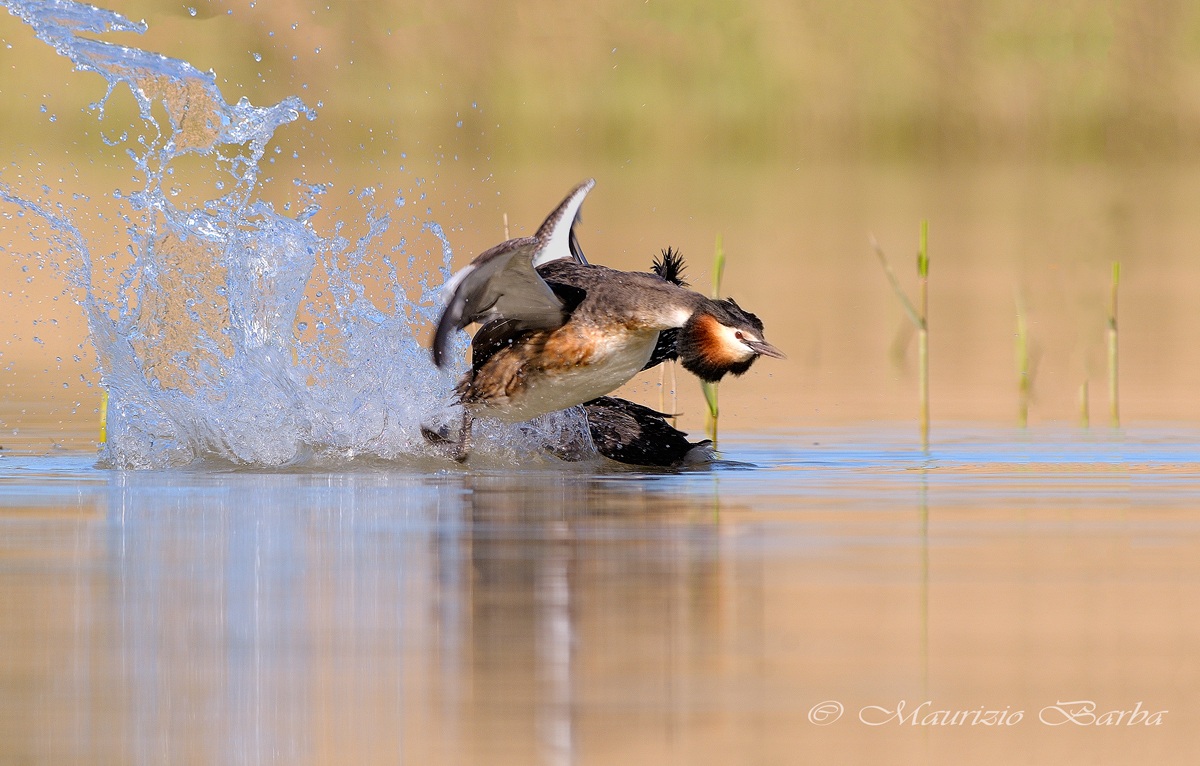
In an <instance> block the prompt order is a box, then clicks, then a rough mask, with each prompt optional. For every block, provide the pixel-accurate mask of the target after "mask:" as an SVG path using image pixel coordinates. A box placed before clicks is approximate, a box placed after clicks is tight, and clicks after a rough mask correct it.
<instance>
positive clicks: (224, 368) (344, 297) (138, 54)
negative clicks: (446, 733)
mask: <svg viewBox="0 0 1200 766" xmlns="http://www.w3.org/2000/svg"><path fill="white" fill-rule="evenodd" d="M5 4H6V5H7V7H8V9H9V12H10V13H12V14H13V15H15V16H17V17H19V18H21V19H22V20H23V21H25V22H26V23H27V24H28V25H29V26H30V27H32V28H33V30H34V31H35V33H36V35H37V37H38V38H39V39H41V40H43V41H44V42H46V43H48V44H50V45H52V46H53V47H54V48H55V50H57V51H58V53H59V54H61V55H63V56H65V57H67V58H68V59H70V60H71V61H72V62H73V63H74V64H75V66H76V69H78V70H81V71H87V72H95V73H97V74H99V75H100V76H102V77H103V78H104V80H105V82H106V83H107V90H106V91H105V93H104V95H103V97H102V98H101V99H100V100H99V101H98V102H96V103H95V104H93V105H92V109H93V111H94V112H95V114H96V116H97V119H98V120H100V121H101V123H102V125H103V124H104V121H105V109H106V106H107V105H108V103H109V101H110V99H111V98H112V97H113V94H114V92H118V91H119V90H121V89H128V91H129V92H130V93H131V94H132V95H133V97H134V99H135V100H136V104H137V113H138V119H139V120H140V123H141V126H140V128H139V129H138V130H135V131H134V132H135V133H138V135H137V136H136V138H134V139H132V140H131V139H130V135H129V132H128V131H125V132H122V133H120V135H118V136H108V137H106V138H105V142H106V143H108V144H109V145H110V146H113V147H117V148H124V149H125V152H126V154H127V155H128V157H129V158H130V160H131V161H132V162H133V165H134V167H135V170H136V177H137V178H139V179H140V180H141V186H140V188H138V189H137V190H136V191H133V192H130V193H125V192H121V191H119V190H114V191H113V192H112V197H113V198H114V199H118V200H121V201H122V202H123V203H124V204H125V205H126V210H127V211H128V212H127V214H125V215H123V219H124V222H125V224H126V227H127V228H126V230H127V232H128V237H129V242H128V253H129V256H130V258H129V262H128V264H127V265H123V266H122V267H121V268H117V267H116V264H115V261H116V257H115V256H113V257H106V258H100V259H97V258H94V257H93V254H92V252H91V251H90V249H89V242H88V237H87V235H86V234H85V231H84V230H85V229H86V226H83V224H82V222H83V221H84V220H85V219H86V216H87V211H80V210H77V209H76V210H68V209H66V208H64V207H63V206H62V205H61V204H55V205H47V204H43V203H40V202H36V201H31V200H29V199H25V198H23V197H22V196H21V195H19V194H17V193H16V192H14V191H13V190H12V189H11V188H10V187H8V186H7V185H5V184H3V183H0V199H3V200H4V201H5V202H7V203H8V204H9V205H12V206H15V207H16V208H17V209H18V210H19V211H21V212H20V214H22V215H25V214H29V217H36V218H38V219H40V221H41V222H42V228H41V231H40V235H41V236H42V238H43V239H48V240H51V241H52V242H53V244H54V246H55V250H56V252H57V256H56V257H57V259H58V262H57V263H56V264H55V265H56V266H57V267H58V268H59V269H60V270H61V272H62V273H63V274H64V276H65V278H66V279H67V281H68V284H70V285H72V286H74V287H75V289H76V290H77V291H78V294H79V295H80V296H81V297H80V303H81V305H82V307H83V310H84V313H85V316H86V319H87V322H88V325H89V330H90V335H91V341H92V343H93V345H94V347H95V350H96V356H97V360H98V365H99V368H100V377H101V384H102V385H103V386H104V387H105V389H106V390H107V391H108V392H109V396H110V399H109V407H108V413H109V414H108V441H107V443H106V445H105V447H104V448H103V454H102V459H103V460H104V461H105V462H107V463H108V464H111V465H114V466H119V467H156V466H167V465H180V464H186V463H189V462H192V461H195V460H197V459H204V458H209V457H217V458H220V459H224V460H230V461H234V462H236V463H241V464H248V465H260V466H277V465H284V464H290V463H296V462H301V461H305V460H310V459H317V460H320V459H325V458H328V457H329V456H333V457H336V458H338V459H341V458H348V457H353V456H356V455H362V454H367V455H373V456H377V457H382V458H386V459H397V458H403V457H406V456H422V455H429V454H431V452H430V448H429V447H428V446H427V445H426V444H425V442H424V440H423V439H422V438H421V437H420V433H419V425H420V423H421V422H423V421H424V420H427V419H429V418H430V417H437V416H438V415H439V414H441V413H444V411H445V410H446V408H447V406H448V405H449V401H448V391H449V389H450V387H451V385H452V382H453V378H454V375H453V373H446V372H439V371H438V370H436V369H435V368H434V367H433V365H432V364H431V363H430V362H429V356H428V351H427V350H426V349H424V348H422V346H421V344H420V343H419V342H418V340H417V332H418V330H420V329H421V328H423V327H427V326H428V325H429V324H430V323H431V322H432V321H433V320H434V319H435V313H436V311H437V300H436V296H435V290H436V286H437V285H440V284H441V283H442V282H443V281H444V280H445V277H446V276H447V275H448V273H449V263H450V256H451V250H450V244H449V241H448V240H447V238H446V235H445V233H444V232H443V231H442V228H441V227H440V226H439V225H438V224H437V223H436V222H434V221H431V220H426V221H423V222H416V225H418V226H421V227H423V229H424V230H425V231H427V232H429V233H431V234H432V235H433V236H435V237H436V238H437V239H438V240H439V241H440V242H441V250H442V252H441V253H440V262H437V263H436V266H435V268H434V270H433V272H432V273H428V272H427V273H426V274H424V275H422V276H421V278H420V279H419V280H418V285H419V289H418V290H417V291H416V292H417V293H418V294H416V295H408V294H407V293H406V291H405V289H404V287H403V284H404V282H405V280H404V279H402V278H401V277H402V274H401V270H402V269H401V267H400V266H397V264H396V263H395V262H394V260H393V256H396V255H405V253H404V247H403V243H404V239H403V238H402V239H401V245H400V246H397V247H395V248H391V249H389V248H388V247H387V246H386V245H385V244H384V241H383V240H384V235H385V233H387V232H388V231H389V230H390V229H392V227H393V226H395V225H396V222H394V221H393V219H392V213H393V212H394V208H393V207H391V206H390V205H389V204H388V203H386V202H385V203H384V204H383V205H376V203H375V199H376V197H377V196H378V197H379V198H380V199H384V200H387V199H399V200H402V199H403V194H402V192H396V193H394V194H391V195H387V194H381V193H379V190H378V189H376V188H374V187H372V188H367V189H363V190H362V191H361V192H360V193H358V194H357V195H356V196H355V197H353V198H354V199H355V200H356V202H358V203H360V204H362V205H363V206H364V211H363V212H364V215H365V220H366V224H367V232H366V234H364V235H362V236H360V237H358V238H356V239H354V240H351V239H350V238H348V237H346V236H343V234H342V231H343V226H342V224H341V223H340V222H339V223H337V224H336V225H334V227H333V233H332V234H330V235H321V234H319V233H318V232H317V231H316V230H315V229H314V227H313V225H312V220H313V218H314V216H315V215H316V214H317V213H319V212H321V211H322V210H323V209H324V208H323V199H324V197H325V195H326V194H327V193H328V191H329V187H328V186H324V185H320V184H316V185H307V186H305V188H303V189H301V191H302V192H303V194H304V196H305V203H306V204H305V205H303V206H302V211H301V212H300V213H299V214H298V215H296V216H295V217H288V216H286V215H284V214H281V213H279V212H277V211H276V209H275V208H274V206H273V205H272V204H271V203H269V202H268V201H265V200H263V199H262V198H261V196H260V192H261V188H260V162H261V161H262V159H263V155H264V153H265V152H266V149H267V146H268V145H269V144H270V143H271V141H272V139H273V137H274V135H275V132H276V131H277V130H279V129H280V128H282V127H284V126H286V125H288V124H289V123H292V122H294V121H296V120H298V119H300V118H301V117H304V118H306V119H309V120H314V119H316V118H317V115H316V113H315V112H314V111H313V110H312V109H310V108H308V107H307V106H306V105H305V104H304V103H303V102H302V101H301V100H300V99H298V98H296V97H289V98H286V99H284V100H283V101H280V102H279V103H278V104H275V105H273V106H269V107H257V106H254V105H252V104H251V103H250V102H249V101H247V100H246V99H245V98H242V99H240V100H239V101H238V102H237V103H234V104H230V103H229V102H228V101H226V100H225V98H224V96H223V95H222V93H221V92H220V89H219V88H218V87H217V84H216V76H215V74H213V73H211V72H210V73H204V72H201V71H199V70H198V69H196V68H195V67H193V66H192V65H191V64H189V63H187V62H186V61H181V60H178V59H173V58H169V57H167V56H163V55H160V54H157V53H150V52H147V51H143V50H140V49H137V48H131V47H126V46H122V45H116V44H113V43H109V42H104V41H102V40H97V39H92V38H88V37H83V36H81V34H82V33H90V34H103V33H106V32H137V33H143V32H145V29H146V27H145V25H144V24H140V23H135V22H131V21H129V20H128V19H126V18H124V17H122V16H120V15H119V14H117V13H114V12H112V11H107V10H103V9H100V8H95V7H93V6H90V5H85V4H82V3H75V2H69V1H68V0H6V2H5ZM185 158H189V161H188V162H187V163H185V162H183V160H184V159H185ZM196 159H199V160H202V163H203V165H204V169H203V171H196V169H195V165H196V162H195V160H196ZM189 172H190V173H198V174H199V175H198V176H197V183H196V184H195V185H194V188H191V187H192V185H191V184H190V183H189V180H188V178H189V176H188V174H189ZM214 177H215V178H216V179H217V180H216V181H215V182H212V183H210V184H208V185H207V186H206V185H205V184H204V183H202V182H201V181H200V179H201V178H204V179H210V180H211V179H212V178H214ZM297 184H298V185H303V184H301V182H300V181H299V180H298V181H297ZM181 187H189V191H190V192H191V194H190V195H184V196H185V198H186V197H188V196H192V197H195V196H196V194H197V193H199V194H200V196H201V197H204V196H208V198H207V199H199V200H196V201H194V202H192V203H188V202H182V201H180V200H179V191H180V188H181ZM206 189H209V190H210V191H211V192H212V193H211V194H207V193H206V191H205V190H206ZM197 190H199V191H197ZM414 221H415V219H414ZM406 265H407V269H408V271H409V272H412V271H413V270H414V269H415V268H416V262H415V256H412V255H409V256H408V262H407V264H406ZM105 274H115V284H113V285H110V286H108V287H105V279H104V275H105ZM372 274H374V275H375V277H374V278H373V277H372V276H371V275H372ZM404 276H407V275H404ZM109 281H112V279H110V280H109ZM431 284H432V285H433V286H431ZM460 342H462V341H461V339H460ZM459 350H460V351H461V350H463V349H461V348H460V349H459ZM581 428H583V426H582V421H581V419H580V417H579V416H578V415H572V414H563V415H561V416H559V417H556V418H550V419H549V420H548V421H547V422H545V423H542V424H539V425H536V426H525V427H518V428H514V429H508V430H507V431H505V432H504V433H499V432H497V433H496V434H493V436H495V437H497V439H496V441H495V442H494V443H495V444H496V445H498V446H497V448H496V450H495V451H498V452H499V453H500V456H501V457H502V458H508V459H520V458H521V457H523V456H524V457H527V456H528V454H529V453H530V451H538V448H539V446H540V445H542V444H544V442H545V441H546V440H547V439H551V440H556V439H558V438H559V436H558V435H559V433H560V432H561V431H563V430H564V429H565V430H567V431H576V432H577V431H579V430H580V429H581ZM584 430H586V429H584Z"/></svg>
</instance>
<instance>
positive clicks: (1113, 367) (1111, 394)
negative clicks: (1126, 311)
mask: <svg viewBox="0 0 1200 766" xmlns="http://www.w3.org/2000/svg"><path fill="white" fill-rule="evenodd" d="M1120 282H1121V262H1120V261H1114V262H1113V265H1112V295H1111V301H1110V303H1109V312H1108V420H1109V423H1110V424H1111V425H1112V427H1113V428H1120V427H1121V403H1120V391H1119V388H1118V384H1117V380H1118V375H1117V373H1118V362H1119V360H1118V355H1117V287H1118V285H1119V284H1120Z"/></svg>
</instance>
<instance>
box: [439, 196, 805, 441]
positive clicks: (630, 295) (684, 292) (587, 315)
mask: <svg viewBox="0 0 1200 766" xmlns="http://www.w3.org/2000/svg"><path fill="white" fill-rule="evenodd" d="M594 185H595V182H594V181H592V180H590V179H589V180H587V181H585V182H583V183H582V184H580V185H579V186H577V187H576V188H575V189H574V190H573V191H572V192H571V193H570V194H569V195H568V196H567V197H566V199H564V200H563V201H562V203H560V204H559V206H558V207H557V208H555V209H554V211H553V212H551V213H550V215H549V216H548V217H547V218H546V220H545V221H544V222H543V223H542V225H541V227H540V228H539V229H538V231H537V233H536V234H535V235H534V236H532V237H520V238H518V239H511V240H508V241H507V242H502V243H500V244H499V245H496V246H495V247H493V248H491V249H489V250H487V251H486V252H484V253H483V254H481V255H479V256H478V257H477V258H475V260H474V261H472V262H471V263H470V264H469V265H467V266H466V267H465V268H463V269H462V270H460V271H458V272H457V273H455V274H454V275H453V276H452V277H451V278H450V279H449V281H448V282H447V283H446V288H445V290H446V294H447V296H448V298H447V305H446V308H445V310H444V311H443V313H442V316H441V319H440V320H439V322H438V326H437V330H436V332H435V334H434V342H433V361H434V364H436V365H437V366H439V367H442V366H445V364H446V362H447V353H448V351H449V347H450V334H451V332H453V331H454V330H458V329H462V328H464V327H466V326H467V325H468V324H471V323H472V322H478V323H480V324H481V327H480V328H479V330H478V332H476V334H475V337H474V338H473V339H472V341H471V351H472V355H471V369H470V370H468V371H467V373H466V374H465V375H463V377H462V379H461V380H460V381H459V383H458V385H457V386H456V387H455V389H454V391H455V395H456V397H457V400H458V402H459V403H460V404H462V405H463V408H464V411H463V427H462V429H461V431H460V432H459V436H458V440H457V444H456V446H455V454H454V457H455V459H457V460H459V461H460V462H461V461H463V460H465V459H466V457H467V450H468V442H469V439H470V428H471V420H472V418H474V417H491V418H496V419H498V420H502V421H507V422H512V423H516V422H522V421H526V420H530V419H532V418H535V417H538V416H540V415H545V414H547V413H550V412H555V411H558V410H562V409H566V408H568V407H574V406H576V405H579V404H583V403H584V402H589V401H592V400H593V399H596V398H598V397H601V396H603V395H605V394H607V393H609V392H610V391H612V390H614V389H616V388H618V387H619V386H621V385H622V384H623V383H625V382H627V381H628V380H630V379H631V378H632V377H633V376H634V375H636V374H637V373H638V372H640V371H641V370H643V369H644V368H646V367H647V366H648V364H649V363H650V361H651V359H652V357H653V356H654V355H655V352H656V349H658V351H659V353H660V354H663V356H662V358H673V357H674V356H675V355H677V356H678V357H679V360H680V362H681V363H682V364H683V366H684V368H685V369H687V370H690V371H692V372H694V373H695V374H696V375H698V376H700V377H701V378H702V379H704V380H709V381H716V380H719V379H720V378H721V377H722V376H724V375H725V373H727V372H731V373H733V374H735V375H740V374H741V373H743V372H745V371H746V370H747V369H749V367H750V365H751V364H752V363H753V362H754V360H755V359H757V358H758V357H759V356H762V355H765V356H773V357H778V358H783V353H782V352H780V351H779V349H777V348H775V347H774V346H772V345H771V344H770V343H767V342H766V341H765V340H764V339H763V337H762V322H760V321H758V318H757V317H755V316H754V315H753V314H750V313H748V312H746V311H743V310H742V309H741V308H739V307H738V306H737V304H736V303H733V302H732V301H729V300H713V299H711V298H706V297H705V296H703V295H701V294H700V293H697V292H694V291H692V290H689V289H687V288H686V287H682V286H681V285H679V284H674V283H673V282H671V281H668V280H666V279H663V278H662V277H660V276H658V275H657V274H649V273H642V272H628V271H618V270H616V269H610V268H606V267H604V266H597V265H593V264H589V263H588V262H587V259H586V258H584V256H583V251H582V250H581V249H580V248H579V243H578V241H577V239H576V237H575V232H574V225H575V222H576V221H577V220H578V215H579V208H580V206H581V205H582V204H583V200H584V197H586V196H587V193H588V192H589V191H591V189H592V187H593V186H594ZM673 329H674V330H678V333H677V336H676V339H675V349H674V351H672V349H670V348H669V343H666V342H664V344H663V345H662V346H660V345H659V339H660V334H661V333H663V332H664V331H669V330H673ZM658 361H661V359H659V360H658ZM656 363H657V362H656ZM425 433H426V436H427V437H429V438H430V439H431V440H434V441H448V440H447V439H446V438H445V437H444V436H440V435H438V434H435V433H432V432H429V431H426V432H425Z"/></svg>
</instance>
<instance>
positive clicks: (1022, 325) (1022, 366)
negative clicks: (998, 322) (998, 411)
mask: <svg viewBox="0 0 1200 766" xmlns="http://www.w3.org/2000/svg"><path fill="white" fill-rule="evenodd" d="M1016 343H1017V425H1018V426H1020V427H1021V428H1025V427H1026V426H1028V425H1029V384H1030V381H1029V323H1028V322H1027V321H1026V318H1025V300H1024V299H1023V298H1022V297H1021V293H1020V291H1017V336H1016Z"/></svg>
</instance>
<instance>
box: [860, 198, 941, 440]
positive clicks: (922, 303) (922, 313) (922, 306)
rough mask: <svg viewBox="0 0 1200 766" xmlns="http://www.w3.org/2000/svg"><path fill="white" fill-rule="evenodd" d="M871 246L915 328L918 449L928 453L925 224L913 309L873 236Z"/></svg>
mask: <svg viewBox="0 0 1200 766" xmlns="http://www.w3.org/2000/svg"><path fill="white" fill-rule="evenodd" d="M871 246H872V247H873V248H874V249H875V255H876V256H878V257H879V265H880V266H882V267H883V273H884V275H886V276H887V278H888V282H889V283H890V284H891V286H892V291H893V292H894V293H895V294H896V298H897V299H899V301H900V305H901V306H902V307H903V308H904V313H905V314H906V315H907V316H908V319H909V321H910V322H912V323H913V326H914V327H915V328H916V329H917V378H918V398H919V399H920V408H921V409H920V412H919V414H918V420H919V425H920V429H921V449H923V450H925V451H926V452H928V451H929V221H921V234H920V238H919V240H918V245H917V306H913V304H912V301H910V300H909V299H908V295H906V294H905V292H904V288H902V287H901V286H900V281H899V280H898V279H896V274H895V272H893V271H892V267H891V265H890V264H889V263H888V259H887V256H886V255H884V252H883V248H881V247H880V246H879V243H878V242H877V241H876V240H875V238H874V237H872V238H871Z"/></svg>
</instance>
